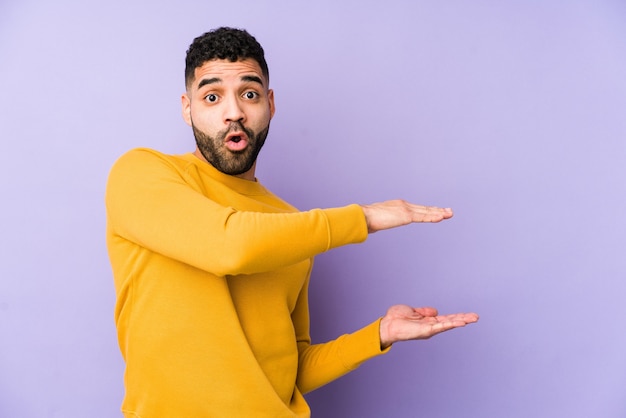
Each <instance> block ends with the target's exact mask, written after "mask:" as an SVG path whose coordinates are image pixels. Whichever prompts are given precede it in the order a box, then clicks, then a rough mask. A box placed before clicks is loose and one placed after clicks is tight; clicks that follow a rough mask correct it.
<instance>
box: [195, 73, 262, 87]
mask: <svg viewBox="0 0 626 418" xmlns="http://www.w3.org/2000/svg"><path fill="white" fill-rule="evenodd" d="M241 81H244V82H247V83H250V82H252V83H258V84H260V85H261V86H263V80H261V77H257V76H255V75H244V76H242V77H241ZM221 82H222V79H221V78H217V77H213V78H204V79H202V80H200V82H199V83H198V90H200V89H201V88H202V87H204V86H206V85H207V84H217V83H221Z"/></svg>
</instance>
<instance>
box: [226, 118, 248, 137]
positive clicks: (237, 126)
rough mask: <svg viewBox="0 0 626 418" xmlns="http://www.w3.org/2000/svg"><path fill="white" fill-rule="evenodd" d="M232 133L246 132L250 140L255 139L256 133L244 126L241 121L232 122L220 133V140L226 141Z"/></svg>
mask: <svg viewBox="0 0 626 418" xmlns="http://www.w3.org/2000/svg"><path fill="white" fill-rule="evenodd" d="M231 132H245V133H246V135H247V136H248V138H254V132H252V130H250V129H248V128H246V127H245V126H243V123H241V122H239V121H235V122H231V123H230V125H228V128H226V130H224V131H222V132H220V133H219V138H220V139H224V138H226V136H227V135H228V134H230V133H231Z"/></svg>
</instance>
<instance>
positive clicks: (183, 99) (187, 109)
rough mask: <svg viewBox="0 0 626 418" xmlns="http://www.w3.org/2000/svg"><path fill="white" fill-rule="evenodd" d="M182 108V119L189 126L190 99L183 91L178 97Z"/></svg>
mask: <svg viewBox="0 0 626 418" xmlns="http://www.w3.org/2000/svg"><path fill="white" fill-rule="evenodd" d="M180 101H181V104H182V108H183V109H182V110H183V119H184V120H185V122H186V123H187V125H189V126H191V99H189V96H187V93H184V94H183V95H182V96H181V98H180Z"/></svg>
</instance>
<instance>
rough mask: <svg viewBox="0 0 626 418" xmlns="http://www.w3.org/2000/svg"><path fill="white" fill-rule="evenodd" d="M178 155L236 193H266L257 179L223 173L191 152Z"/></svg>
mask: <svg viewBox="0 0 626 418" xmlns="http://www.w3.org/2000/svg"><path fill="white" fill-rule="evenodd" d="M180 157H181V158H183V159H184V160H186V161H189V162H190V163H191V164H193V165H194V166H196V167H197V168H198V170H199V171H200V172H201V173H202V174H204V175H207V176H209V177H211V178H212V179H213V180H215V181H218V182H220V183H222V184H224V185H225V186H227V187H228V188H230V189H233V190H234V191H236V192H238V193H241V194H244V195H247V196H260V195H265V194H267V193H268V191H267V189H266V188H265V187H263V185H262V184H261V183H259V182H258V181H256V180H255V181H250V180H245V179H242V178H239V177H235V176H231V175H228V174H224V173H222V172H221V171H219V170H218V169H216V168H215V167H213V166H212V165H211V164H209V163H207V162H205V161H202V160H201V159H199V158H198V157H196V156H195V155H194V154H193V153H191V152H189V153H187V154H182V155H181V156H180Z"/></svg>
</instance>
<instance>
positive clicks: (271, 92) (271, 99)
mask: <svg viewBox="0 0 626 418" xmlns="http://www.w3.org/2000/svg"><path fill="white" fill-rule="evenodd" d="M267 99H268V100H269V102H270V119H272V118H273V117H274V113H275V112H276V107H275V106H274V90H272V89H269V90H268V91H267Z"/></svg>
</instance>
